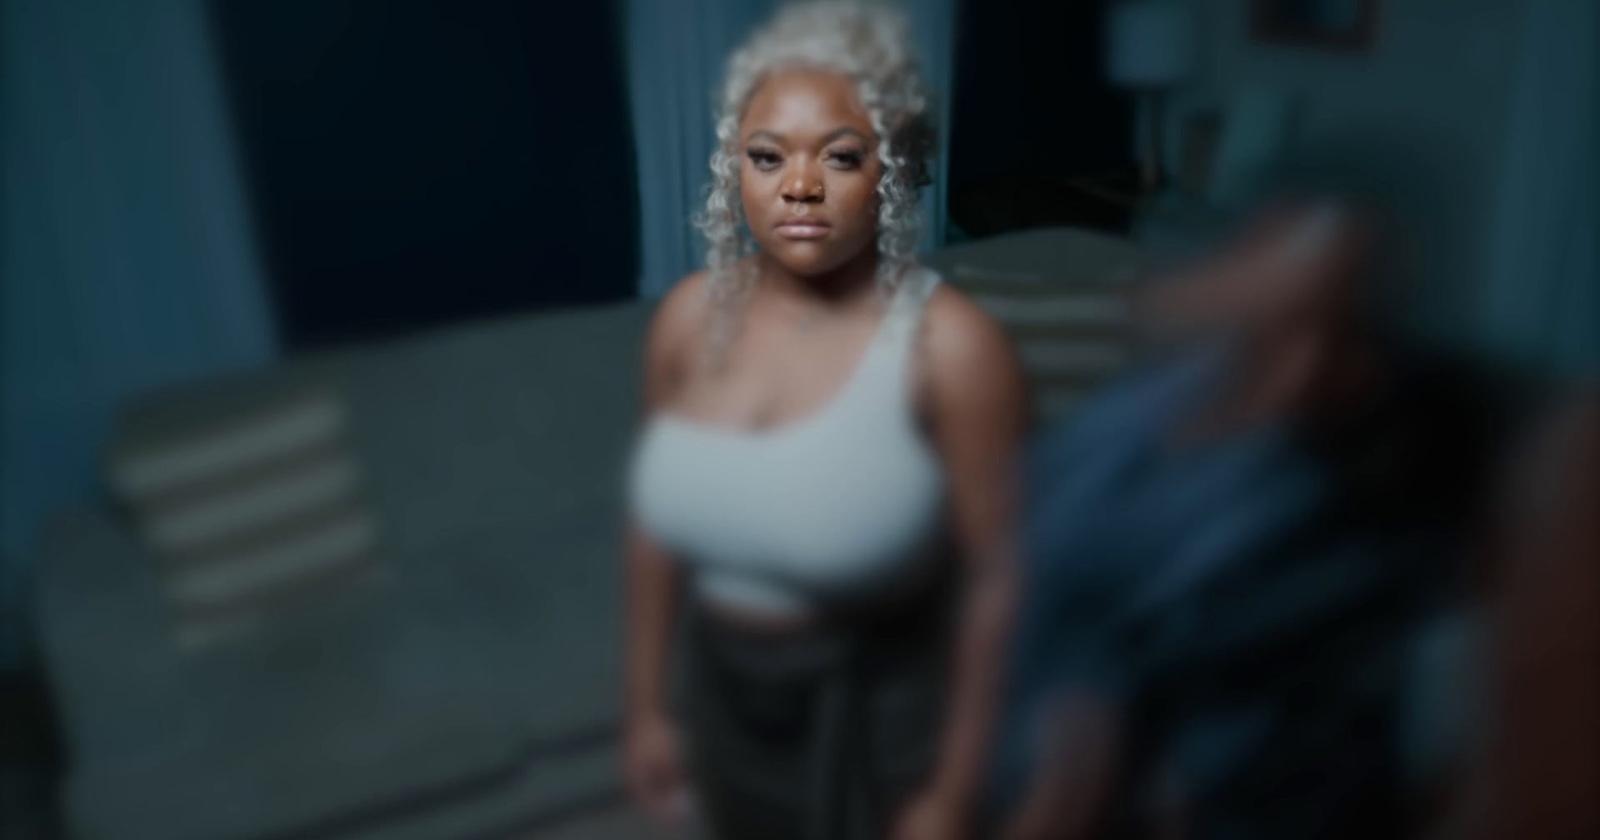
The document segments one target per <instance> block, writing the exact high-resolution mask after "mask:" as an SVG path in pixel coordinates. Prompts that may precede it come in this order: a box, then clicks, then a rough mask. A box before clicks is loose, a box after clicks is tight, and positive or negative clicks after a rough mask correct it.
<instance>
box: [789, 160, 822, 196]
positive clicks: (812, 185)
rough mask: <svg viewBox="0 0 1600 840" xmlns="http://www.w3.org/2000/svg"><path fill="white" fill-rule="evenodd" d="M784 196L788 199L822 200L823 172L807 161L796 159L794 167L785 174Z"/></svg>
mask: <svg viewBox="0 0 1600 840" xmlns="http://www.w3.org/2000/svg"><path fill="white" fill-rule="evenodd" d="M783 198H784V200H786V201H796V202H817V201H821V200H822V175H821V173H819V172H817V171H816V168H815V167H813V166H811V165H810V164H809V163H808V162H806V161H803V160H802V161H796V163H795V166H794V167H793V169H792V170H791V171H790V172H787V173H785V174H784V179H783Z"/></svg>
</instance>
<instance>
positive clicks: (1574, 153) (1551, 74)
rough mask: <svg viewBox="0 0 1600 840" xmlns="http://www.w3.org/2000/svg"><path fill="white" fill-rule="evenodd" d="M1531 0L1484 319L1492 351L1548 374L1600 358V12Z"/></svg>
mask: <svg viewBox="0 0 1600 840" xmlns="http://www.w3.org/2000/svg"><path fill="white" fill-rule="evenodd" d="M1596 9H1597V7H1596V4H1595V3H1594V0H1531V2H1530V3H1529V4H1528V6H1527V10H1526V14H1527V18H1526V20H1525V22H1524V29H1523V32H1522V42H1521V46H1520V51H1521V55H1520V57H1519V59H1518V61H1519V62H1520V65H1519V68H1518V71H1517V72H1518V75H1517V78H1516V80H1515V83H1514V84H1515V87H1514V88H1513V91H1512V96H1513V101H1512V104H1511V112H1510V116H1511V119H1510V120H1509V121H1508V123H1507V129H1506V130H1507V134H1506V138H1505V164H1504V167H1503V169H1502V170H1501V182H1500V184H1499V193H1498V196H1497V198H1498V201H1497V204H1496V207H1495V211H1494V212H1495V213H1496V214H1497V216H1498V218H1497V219H1496V226H1495V228H1494V235H1493V237H1492V239H1491V242H1490V248H1491V253H1490V262H1489V274H1488V279H1487V284H1486V288H1485V293H1484V296H1483V298H1482V302H1483V305H1482V309H1481V310H1480V312H1481V318H1482V320H1481V325H1482V330H1483V334H1484V335H1485V336H1486V338H1487V341H1488V344H1489V349H1490V351H1491V352H1492V353H1493V354H1494V355H1495V357H1496V358H1497V359H1498V360H1499V361H1501V362H1505V363H1508V364H1510V365H1512V366H1514V367H1518V368H1522V369H1524V370H1529V371H1533V372H1538V373H1544V374H1557V375H1575V374H1576V375H1587V376H1591V377H1592V376H1594V375H1595V374H1596V372H1597V362H1600V274H1597V271H1600V260H1597V253H1596V248H1597V245H1596V234H1597V233H1600V217H1597V216H1596V209H1597V208H1596V199H1597V198H1600V168H1597V167H1596V165H1595V157H1596V154H1597V150H1600V133H1597V130H1596V122H1595V120H1596V113H1595V106H1596V98H1597V97H1600V76H1597V70H1600V65H1597V64H1596V60H1595V50H1596V48H1600V28H1597V24H1600V13H1597V10H1596Z"/></svg>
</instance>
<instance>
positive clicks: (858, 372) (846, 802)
mask: <svg viewBox="0 0 1600 840" xmlns="http://www.w3.org/2000/svg"><path fill="white" fill-rule="evenodd" d="M926 102H927V99H926V97H925V96H924V94H923V93H922V90H921V87H920V83H919V80H918V77H917V74H916V70H915V65H914V63H913V59H912V55H911V50H910V47H909V42H908V35H907V25H906V21H905V20H904V19H903V18H901V17H900V16H898V15H897V14H894V13H892V12H891V11H889V10H886V9H884V8H883V7H881V6H876V5H869V6H856V5H849V4H836V3H826V4H811V5H802V6H796V7H790V8H788V9H786V10H783V11H781V12H780V13H779V14H778V16H777V17H776V18H775V19H774V20H773V21H772V22H771V23H770V24H769V25H767V26H766V27H765V28H763V29H761V30H759V31H758V32H756V33H755V34H754V35H753V36H752V38H751V39H750V40H749V42H748V43H747V44H745V46H743V47H742V48H741V49H740V50H738V51H737V52H736V53H735V54H734V55H733V56H732V58H731V59H730V61H729V63H728V70H727V81H726V84H725V87H724V88H723V91H722V96H721V108H722V113H721V116H720V118H719V120H718V122H717V137H718V138H719V140H720V147H719V148H718V150H717V151H716V153H715V154H714V155H713V157H712V161H711V166H712V170H713V173H714V184H713V187H712V190H711V193H710V197H709V199H708V202H707V208H706V214H705V216H704V218H703V219H702V220H701V221H700V225H701V227H702V229H703V230H704V231H705V233H706V236H707V238H708V240H709V243H710V249H709V259H708V262H709V267H708V268H707V269H706V270H704V271H701V272H699V273H696V274H694V275H692V276H690V277H688V278H686V279H685V280H683V281H682V282H681V283H680V284H679V285H678V286H677V287H676V288H675V289H674V290H673V291H672V292H671V293H670V294H669V295H668V296H667V298H666V299H665V300H664V301H663V302H662V303H661V305H660V308H659V310H658V312H657V314H656V316H655V320H654V323H653V324H652V326H651V331H650V335H649V339H648V348H647V359H646V364H645V370H646V373H645V382H644V401H645V404H646V406H647V411H648V414H649V416H648V418H647V420H646V424H645V426H644V429H643V431H642V434H641V437H640V440H639V442H638V448H637V451H636V452H635V458H634V463H633V472H632V478H631V481H632V488H631V493H632V498H633V512H634V524H633V525H632V526H631V527H630V532H629V539H628V564H629V571H630V574H629V579H630V582H629V590H628V620H629V630H628V655H627V666H626V667H627V698H626V702H627V719H626V733H625V747H624V762H625V768H624V769H625V773H626V781H627V785H628V789H629V791H630V793H631V795H632V797H633V798H634V799H635V801H636V802H637V803H638V804H639V805H640V806H641V807H643V808H644V809H646V810H647V811H648V812H649V813H651V814H653V815H655V816H656V817H658V818H660V819H662V820H664V821H673V820H676V819H680V818H682V817H684V816H685V815H686V814H687V813H688V812H689V811H690V810H695V811H697V812H699V813H700V814H702V815H703V816H704V818H705V819H706V821H707V822H708V823H709V824H710V827H711V829H712V830H713V833H714V834H715V835H716V836H718V837H722V838H731V839H732V840H737V838H764V840H782V838H813V840H823V839H824V838H827V840H851V838H862V840H865V839H866V838H882V837H893V838H901V840H912V838H917V840H933V838H955V837H961V836H965V835H966V833H967V832H966V825H967V823H968V820H969V818H970V814H971V811H972V808H973V801H974V797H975V796H976V795H977V792H978V788H979V778H980V775H981V772H982V768H983V766H984V763H985V758H984V757H985V753H986V749H987V743H988V740H989V729H990V720H991V718H992V717H993V709H994V706H995V705H996V702H997V698H998V688H999V682H1000V679H1001V673H1000V669H1001V667H1002V664H1003V660H1004V655H1003V653H1004V646H1005V634H1006V631H1007V628H1008V626H1009V619H1010V615H1011V612H1012V606H1011V605H1012V601H1013V586H1014V570H1015V567H1016V562H1015V558H1014V554H1015V552H1014V548H1013V544H1012V538H1013V520H1014V512H1013V507H1014V503H1013V499H1014V497H1015V493H1014V490H1013V487H1012V485H1013V483H1014V481H1013V467H1014V457H1015V452H1016V448H1017V443H1018V441H1019V440H1020V439H1021V437H1022V435H1023V434H1024V431H1025V430H1024V424H1025V420H1024V418H1025V417H1026V416H1027V412H1026V405H1025V402H1026V396H1025V391H1024V385H1023V378H1022V375H1021V372H1020V368H1019V365H1018V363H1017V361H1016V359H1015V357H1014V355H1013V351H1012V348H1011V347H1010V346H1009V344H1008V343H1007V341H1006V339H1005V338H1004V336H1003V333H1002V332H1001V331H1000V329H999V327H998V326H997V325H996V324H995V323H994V322H992V321H991V320H990V319H989V318H988V317H987V316H986V315H984V314H983V313H982V312H981V311H980V310H979V309H978V308H977V307H976V306H975V305H974V304H973V303H972V302H970V301H969V300H968V299H967V298H965V297H963V296H961V295H960V294H958V293H957V292H955V291H954V290H952V289H950V288H948V287H946V286H941V285H939V280H938V277H937V276H936V275H934V274H933V273H932V272H930V271H927V270H925V269H922V268H920V267H918V266H917V265H916V264H915V262H914V259H913V257H912V249H913V247H914V245H915V243H916V239H917V224H916V218H915V203H916V192H917V188H918V186H919V185H920V183H921V179H922V174H923V171H924V159H925V155H926V154H927V151H928V148H929V142H928V141H929V128H928V125H927V120H926V114H925V108H926ZM744 227H747V228H748V232H749V234H748V235H749V238H750V239H753V242H750V241H747V240H746V238H745V235H744V234H743V233H742V232H741V229H742V228H744ZM947 512H948V515H947ZM680 606H681V607H683V609H682V610H680V609H679V608H680ZM680 614H681V618H682V619H683V620H682V621H681V622H678V621H677V619H678V618H679V617H680ZM678 624H681V628H680V629H681V631H682V633H683V635H684V640H685V642H686V651H685V653H686V656H685V658H686V668H685V673H684V677H685V678H684V683H683V686H684V689H685V693H686V695H687V697H686V703H685V704H684V706H683V708H682V710H681V711H682V715H681V716H680V715H679V714H678V712H679V710H678V709H674V708H673V706H672V704H670V703H669V702H668V701H669V697H668V683H669V678H668V670H669V669H668V662H669V659H671V656H670V649H671V646H672V639H673V636H674V630H675V625H678ZM680 723H682V724H683V727H682V734H683V735H684V736H686V737H684V738H683V741H682V742H680ZM691 791H692V796H691ZM691 802H692V803H693V805H692V806H691Z"/></svg>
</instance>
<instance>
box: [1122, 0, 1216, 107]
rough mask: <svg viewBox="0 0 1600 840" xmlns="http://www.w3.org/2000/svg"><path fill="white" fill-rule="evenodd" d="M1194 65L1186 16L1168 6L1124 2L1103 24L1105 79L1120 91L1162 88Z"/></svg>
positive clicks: (1144, 0)
mask: <svg viewBox="0 0 1600 840" xmlns="http://www.w3.org/2000/svg"><path fill="white" fill-rule="evenodd" d="M1193 63H1194V28H1193V19H1192V17H1191V16H1190V13H1189V10H1188V9H1187V8H1186V7H1185V6H1183V5H1181V4H1180V3H1177V2H1173V0H1125V2H1120V3H1115V4H1113V5H1112V7H1111V11H1110V13H1109V14H1108V16H1107V18H1106V75H1107V76H1108V77H1109V78H1110V79H1111V82H1112V83H1113V84H1117V85H1123V86H1125V87H1165V86H1167V85H1173V84H1176V83H1178V82H1180V81H1182V80H1183V78H1184V77H1185V76H1187V75H1188V73H1189V70H1190V67H1191V66H1192V65H1193Z"/></svg>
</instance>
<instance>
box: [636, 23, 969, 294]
mask: <svg viewBox="0 0 1600 840" xmlns="http://www.w3.org/2000/svg"><path fill="white" fill-rule="evenodd" d="M781 5H782V3H779V2H776V0H745V1H744V2H740V0H628V3H627V9H626V16H627V21H626V25H627V53H628V82H629V104H630V108H631V113H632V117H633V133H634V146H635V156H636V161H637V164H636V165H637V169H638V177H639V216H640V223H639V227H640V246H639V254H640V279H639V293H640V295H642V296H643V297H646V298H656V297H659V296H661V295H662V294H664V293H665V292H666V291H667V290H668V289H670V288H671V287H672V285H673V283H675V282H677V281H678V280H679V279H680V278H682V277H683V276H684V275H686V274H688V273H690V272H692V271H694V270H695V269H698V268H700V267H702V266H703V265H704V246H703V245H702V239H701V238H700V234H699V232H698V231H696V230H695V229H694V228H693V227H692V226H691V224H690V221H689V220H690V218H691V216H692V215H693V214H694V213H695V212H697V211H698V210H699V209H700V207H701V206H702V204H703V202H704V197H705V189H706V185H707V183H708V182H709V179H710V168H709V163H710V160H711V152H712V150H713V149H714V148H715V140H716V138H715V135H714V133H713V130H712V129H713V125H712V122H713V119H714V115H715V99H714V95H715V93H716V91H717V88H718V86H719V85H720V84H721V82H722V68H723V62H724V61H725V60H726V59H727V56H728V54H729V53H730V52H732V51H733V50H734V49H735V48H737V47H738V46H739V44H740V42H741V41H743V40H744V38H745V36H746V35H748V34H750V32H751V31H752V30H753V29H754V28H755V27H756V26H759V25H760V24H761V23H762V22H763V21H765V20H766V19H767V18H768V17H769V16H770V15H771V14H772V13H773V12H774V11H776V10H777V9H778V8H779V7H780V6H781ZM902 5H903V6H904V7H905V8H906V10H907V12H908V13H909V14H910V16H911V21H912V34H913V38H914V39H915V40H916V46H917V51H918V54H919V56H920V58H921V60H922V65H923V70H924V73H925V75H926V76H927V81H928V83H929V84H930V86H931V87H932V88H933V91H934V93H935V94H936V98H935V100H934V107H935V111H936V116H937V117H938V118H939V119H940V120H941V121H942V122H944V123H945V124H946V125H947V124H948V118H949V115H950V109H949V102H950V94H949V91H950V82H951V80H952V78H953V66H952V65H953V26H954V17H955V0H915V2H910V3H904V4H902ZM944 128H945V126H944V125H941V131H940V143H939V152H938V155H939V159H938V161H937V162H936V163H937V165H936V166H935V168H934V170H933V172H934V183H933V184H932V185H930V186H929V187H928V188H926V189H925V190H924V192H923V196H922V202H921V208H922V212H923V218H924V235H923V246H924V249H927V248H931V247H936V246H937V245H938V244H939V243H941V242H942V241H943V237H944V224H945V223H944V219H945V215H944V208H945V183H944V181H945V179H944V159H945V156H946V155H945V152H946V150H947V148H948V142H949V141H948V136H949V133H948V131H946V130H944Z"/></svg>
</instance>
